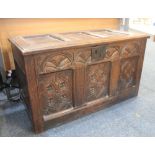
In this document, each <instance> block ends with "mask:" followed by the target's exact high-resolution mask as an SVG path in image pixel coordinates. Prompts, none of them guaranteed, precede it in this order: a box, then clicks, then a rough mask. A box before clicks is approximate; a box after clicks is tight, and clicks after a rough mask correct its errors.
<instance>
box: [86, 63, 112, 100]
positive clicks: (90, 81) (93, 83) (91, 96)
mask: <svg viewBox="0 0 155 155" xmlns="http://www.w3.org/2000/svg"><path fill="white" fill-rule="evenodd" d="M109 72H110V63H109V62H107V63H100V64H95V65H90V66H88V67H87V70H86V100H87V101H92V100H95V99H98V98H101V97H104V96H106V95H108V87H109Z"/></svg>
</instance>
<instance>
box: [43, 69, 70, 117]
mask: <svg viewBox="0 0 155 155" xmlns="http://www.w3.org/2000/svg"><path fill="white" fill-rule="evenodd" d="M45 83H46V85H44V86H43V87H44V91H45V92H43V95H44V99H45V100H46V103H45V104H44V108H43V109H44V110H43V113H44V115H48V114H52V113H55V112H59V111H62V110H66V109H68V108H71V107H72V71H71V70H66V71H60V72H56V73H52V74H51V75H50V76H49V78H48V79H46V80H45Z"/></svg>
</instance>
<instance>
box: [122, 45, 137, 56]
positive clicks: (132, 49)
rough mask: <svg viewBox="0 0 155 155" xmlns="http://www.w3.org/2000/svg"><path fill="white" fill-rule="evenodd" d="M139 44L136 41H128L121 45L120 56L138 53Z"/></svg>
mask: <svg viewBox="0 0 155 155" xmlns="http://www.w3.org/2000/svg"><path fill="white" fill-rule="evenodd" d="M139 52H140V50H139V44H138V43H128V44H126V45H125V46H123V48H122V51H121V57H129V56H134V55H137V54H139Z"/></svg>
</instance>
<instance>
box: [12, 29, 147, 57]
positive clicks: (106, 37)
mask: <svg viewBox="0 0 155 155" xmlns="http://www.w3.org/2000/svg"><path fill="white" fill-rule="evenodd" d="M145 37H148V35H147V34H145V33H135V32H126V31H117V30H109V29H102V30H93V31H81V32H68V33H57V34H56V33H55V34H43V35H34V36H17V37H14V38H11V39H10V41H11V43H12V44H14V45H15V46H16V47H17V48H19V49H20V51H21V52H22V54H23V55H28V54H36V53H38V52H41V51H43V50H48V49H50V50H54V49H62V48H68V47H77V46H88V45H92V44H94V45H97V44H101V43H108V42H116V41H122V40H128V39H136V38H145Z"/></svg>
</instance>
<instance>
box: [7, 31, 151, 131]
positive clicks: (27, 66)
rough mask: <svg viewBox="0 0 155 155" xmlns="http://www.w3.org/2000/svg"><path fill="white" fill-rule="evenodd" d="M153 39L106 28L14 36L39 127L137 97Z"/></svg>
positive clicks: (23, 85)
mask: <svg viewBox="0 0 155 155" xmlns="http://www.w3.org/2000/svg"><path fill="white" fill-rule="evenodd" d="M147 38H148V36H147V35H146V34H143V33H133V32H123V31H115V30H106V29H104V30H93V31H82V32H69V33H57V34H56V33H55V34H44V35H34V36H17V37H14V38H11V39H10V42H11V45H12V49H13V54H14V59H15V64H16V72H17V76H18V78H19V83H20V86H21V97H22V98H23V100H24V101H25V104H26V105H27V109H28V112H29V114H30V116H31V119H32V122H33V125H34V130H35V132H36V133H38V132H41V131H43V130H44V129H45V128H46V127H47V126H49V125H50V126H56V125H59V124H62V123H65V122H67V121H70V120H73V119H76V118H78V117H80V116H82V115H85V114H88V113H91V112H94V111H97V110H100V109H102V108H103V107H106V106H108V105H111V104H114V103H117V102H119V101H122V100H125V99H127V98H130V97H133V96H136V95H137V93H138V88H139V83H140V77H141V71H142V64H143V59H144V52H145V45H146V40H147Z"/></svg>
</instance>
